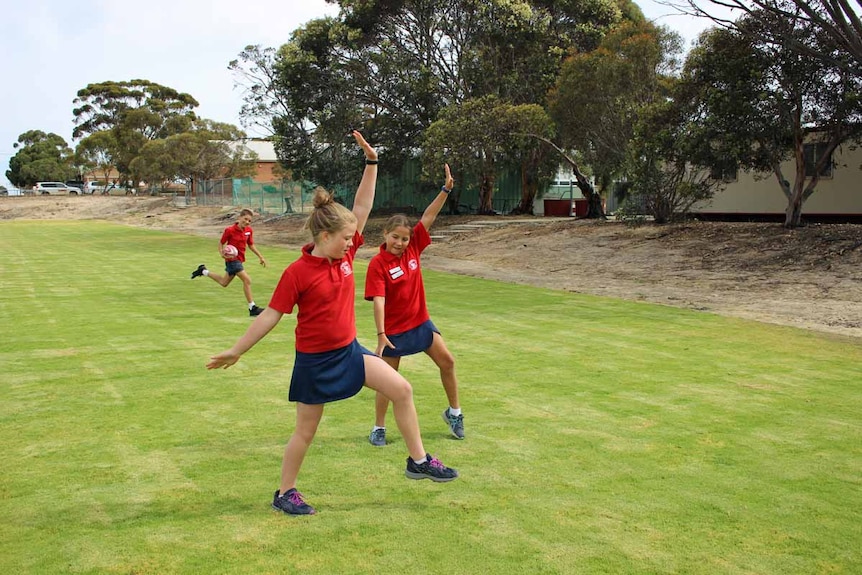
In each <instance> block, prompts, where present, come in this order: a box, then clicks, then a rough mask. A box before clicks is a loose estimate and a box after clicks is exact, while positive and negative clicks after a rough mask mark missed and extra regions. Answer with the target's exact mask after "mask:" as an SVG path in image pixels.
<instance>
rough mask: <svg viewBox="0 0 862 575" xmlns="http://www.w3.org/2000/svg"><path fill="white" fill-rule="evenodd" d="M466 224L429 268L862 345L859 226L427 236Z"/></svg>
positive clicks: (155, 224) (74, 209)
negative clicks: (753, 322) (858, 339)
mask: <svg viewBox="0 0 862 575" xmlns="http://www.w3.org/2000/svg"><path fill="white" fill-rule="evenodd" d="M234 216H235V211H234V210H232V209H231V208H203V207H191V208H180V207H176V206H174V205H173V204H172V203H171V202H170V200H168V199H165V198H152V197H134V198H131V197H101V196H99V197H71V198H65V197H63V198H60V197H9V198H0V220H4V219H100V220H109V221H115V222H120V223H123V224H127V225H133V226H141V227H151V228H157V229H166V230H173V231H177V232H183V233H190V234H197V235H202V236H207V237H213V238H217V237H218V235H219V234H220V233H221V230H222V229H223V228H224V226H225V225H227V224H229V223H230V222H231V221H232V220H233V218H234ZM482 222H486V224H482ZM503 222H505V224H503ZM303 223H304V218H303V217H302V216H286V217H276V218H266V217H261V218H258V219H257V221H256V222H255V223H254V224H253V225H254V228H255V235H256V236H257V237H258V239H259V242H261V243H267V244H274V245H283V246H288V247H294V248H295V247H298V246H299V245H301V244H302V243H304V242H305V241H307V239H308V237H307V235H306V234H305V232H303V230H302V225H303ZM465 223H473V224H479V225H481V227H477V228H475V229H473V230H472V231H462V232H456V233H454V234H452V235H450V236H449V239H448V240H445V241H442V240H441V241H436V242H435V243H434V244H432V246H431V247H429V248H428V250H427V251H426V255H425V256H424V257H423V265H424V266H425V267H426V268H429V269H436V270H442V271H450V272H455V273H459V274H464V275H471V276H477V277H485V278H491V279H497V280H501V281H508V282H515V283H523V284H530V285H536V286H542V287H548V288H553V289H562V290H567V291H572V292H580V293H586V294H594V295H602V296H612V297H618V298H623V299H630V300H641V301H648V302H653V303H660V304H665V305H672V306H678V307H686V308H692V309H697V310H703V311H709V312H713V313H718V314H723V315H728V316H735V317H741V318H747V319H753V320H757V321H763V322H770V323H777V324H784V325H790V326H795V327H800V328H805V329H812V330H818V331H822V332H829V333H833V334H839V335H844V336H852V337H862V281H860V280H862V269H860V263H862V226H857V225H844V224H830V225H826V224H823V225H809V226H806V227H803V228H800V229H797V230H786V229H784V228H782V227H781V226H780V225H778V224H763V223H716V222H695V223H688V224H680V225H670V226H653V225H645V226H642V227H628V226H625V225H623V224H620V223H617V222H612V221H607V222H596V221H587V220H574V219H564V220H559V219H551V218H546V219H540V218H508V217H506V218H493V219H488V218H478V217H443V216H441V217H440V218H438V220H437V222H436V223H435V225H434V228H433V230H432V233H434V234H436V233H442V232H446V231H450V230H451V226H454V225H456V224H465ZM381 225H382V219H381V218H373V219H372V220H371V221H370V222H369V224H368V228H367V230H366V237H367V238H368V246H367V247H365V248H363V249H362V250H360V257H366V258H369V257H371V256H372V255H373V254H374V253H375V250H376V248H375V247H374V246H375V245H376V244H377V243H378V241H377V238H379V237H380V229H381Z"/></svg>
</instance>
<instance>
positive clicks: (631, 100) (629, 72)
mask: <svg viewBox="0 0 862 575" xmlns="http://www.w3.org/2000/svg"><path fill="white" fill-rule="evenodd" d="M680 52H681V39H680V37H679V36H678V35H677V34H675V33H674V32H671V31H670V30H668V29H667V28H666V27H657V26H654V25H653V24H650V23H648V22H639V23H634V22H624V23H622V24H620V25H619V26H617V27H615V28H614V29H612V30H611V31H609V32H608V33H607V34H606V35H605V37H604V38H603V39H602V42H601V44H600V45H599V47H598V48H597V49H595V50H592V51H588V52H577V53H574V54H572V55H571V56H570V57H569V58H568V59H567V60H566V61H565V62H564V63H563V65H562V69H561V71H560V74H559V77H558V79H557V83H556V85H555V86H554V88H553V89H552V90H551V92H550V95H549V105H548V108H549V110H550V113H551V116H552V117H553V118H554V121H555V122H556V124H557V128H558V131H559V142H560V144H561V147H563V148H567V149H574V150H577V151H578V152H580V154H581V155H582V157H583V158H584V161H585V162H586V164H588V165H589V166H591V168H592V170H593V173H594V175H595V176H596V179H597V183H598V186H599V188H600V190H602V191H605V190H607V188H608V187H609V186H610V185H611V183H612V182H613V180H614V179H615V178H618V177H620V176H623V175H625V168H626V160H627V158H628V157H629V156H630V155H631V152H632V150H631V146H632V144H633V142H634V133H635V127H636V125H637V122H638V120H639V118H640V117H641V116H642V114H643V113H644V111H645V110H646V109H647V108H648V107H649V106H651V105H653V104H654V103H656V102H659V101H661V100H663V99H665V98H667V96H668V94H669V89H670V85H671V83H672V81H673V77H674V74H675V73H676V70H677V68H678V63H677V55H678V54H679V53H680ZM573 167H574V168H575V172H576V176H577V174H578V172H579V168H578V167H577V166H573ZM578 183H579V187H581V190H582V192H583V193H584V196H585V197H586V198H587V199H588V201H589V212H590V215H592V216H594V217H595V216H599V215H601V212H602V207H601V196H600V194H599V193H596V192H595V190H593V189H592V187H591V186H590V185H589V183H588V182H586V181H584V182H581V178H580V177H579V178H578Z"/></svg>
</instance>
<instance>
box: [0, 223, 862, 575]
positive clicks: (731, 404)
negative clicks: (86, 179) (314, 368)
mask: <svg viewBox="0 0 862 575" xmlns="http://www.w3.org/2000/svg"><path fill="white" fill-rule="evenodd" d="M0 230H2V232H3V236H4V237H5V238H6V240H5V242H6V243H5V246H6V253H7V256H6V258H5V265H4V266H3V268H2V270H0V325H2V337H0V381H2V383H0V467H2V472H0V573H3V574H7V573H8V574H18V573H26V574H30V573H33V574H56V573H81V574H84V573H86V574H97V573H98V574H102V573H109V574H114V573H116V574H136V575H141V574H160V575H161V574H173V573H188V574H199V573H243V574H263V573H303V574H306V573H308V574H326V575H331V574H340V573H368V574H375V575H379V574H400V573H408V572H412V573H438V572H444V573H448V574H459V573H465V574H474V573H475V574H480V573H481V574H485V573H501V574H511V573H515V574H517V573H524V574H569V573H608V574H629V573H632V574H634V573H637V574H657V573H661V574H664V573H693V574H715V573H722V574H723V573H733V574H737V573H738V574H771V573H776V574H795V573H798V574H812V573H830V574H832V573H847V574H850V573H860V572H862V552H860V549H862V517H860V510H862V420H860V414H862V383H860V381H862V346H860V342H859V341H857V340H851V339H841V338H835V337H829V336H824V335H820V334H816V333H810V332H805V331H801V330H796V329H791V328H785V327H777V326H772V325H764V324H758V323H753V322H746V321H740V320H734V319H728V318H722V317H718V316H714V315H710V314H705V313H700V312H694V311H688V310H681V309H675V308H670V307H662V306H656V305H646V304H640V303H631V302H624V301H617V300H611V299H602V298H594V297H584V296H579V295H572V294H568V293H563V292H556V291H550V290H542V289H534V288H529V287H523V286H515V285H508V284H503V283H497V282H492V281H484V280H479V279H474V278H466V277H459V276H451V275H446V274H439V273H432V272H426V273H425V278H426V288H427V291H428V294H429V300H430V302H429V303H430V309H431V316H432V318H433V319H434V321H435V323H436V324H437V325H438V327H440V328H441V330H442V331H443V333H444V335H445V337H446V340H447V342H448V344H449V347H450V348H451V349H452V351H453V352H454V353H455V355H456V358H457V360H458V372H459V377H460V382H461V399H462V405H463V408H464V414H465V427H466V432H467V439H466V440H465V441H463V442H459V441H456V440H453V439H451V438H450V437H449V435H448V430H447V429H446V427H445V425H444V423H443V421H442V420H441V418H440V412H441V411H442V410H443V409H444V407H445V395H444V394H443V390H442V388H441V386H440V384H439V379H438V376H437V374H436V371H435V369H434V366H433V364H432V363H431V361H430V360H429V359H428V358H427V357H425V356H414V357H410V358H406V359H405V360H404V361H403V362H402V366H403V372H404V374H405V375H406V376H407V378H408V379H409V380H411V382H413V384H414V388H415V396H416V402H417V407H418V410H419V417H420V423H421V425H422V429H423V438H424V441H425V444H426V447H427V448H428V449H429V451H431V452H432V453H434V454H435V455H437V456H439V457H440V458H441V459H442V460H443V461H444V462H446V463H447V464H448V465H451V466H453V467H456V468H458V469H459V471H460V473H461V478H460V479H459V480H458V481H455V482H452V483H448V484H434V483H431V482H429V481H410V480H408V479H405V478H404V475H403V473H404V462H405V458H406V456H407V453H406V449H405V447H404V443H403V441H402V440H401V437H400V436H399V434H398V433H397V429H396V427H395V425H394V420H393V419H392V417H391V413H390V417H389V421H388V423H389V436H390V442H391V443H390V445H388V446H386V447H384V448H374V447H372V446H370V445H369V444H368V442H367V439H366V436H367V434H368V432H369V430H370V427H371V424H372V423H373V399H374V398H373V394H372V393H371V392H370V391H368V390H364V391H362V392H361V393H360V394H359V396H357V397H355V398H352V399H350V400H347V401H343V402H338V403H335V404H332V405H330V406H328V407H327V409H326V413H325V415H324V420H323V422H322V424H321V427H320V430H319V432H318V435H317V438H316V440H315V443H314V445H313V446H312V448H311V450H310V451H309V455H308V457H307V459H306V463H305V465H304V467H303V469H302V472H301V474H300V483H299V488H300V490H301V491H302V492H303V493H304V494H305V496H306V499H307V500H308V501H309V502H310V503H311V504H312V505H314V506H315V507H317V509H318V515H316V516H313V517H288V516H284V515H281V514H278V513H276V512H274V511H272V510H271V509H270V507H269V504H270V501H271V497H272V493H273V491H274V490H275V489H276V488H277V486H278V478H279V468H280V463H281V455H282V450H283V447H284V443H285V442H286V440H287V438H288V437H289V435H290V433H291V431H292V428H293V417H294V412H293V407H292V406H291V404H289V403H288V401H287V389H288V383H289V378H290V370H291V367H292V362H293V326H294V318H293V317H292V316H285V317H284V319H283V320H282V322H281V324H280V325H279V326H278V327H277V328H276V329H275V330H274V331H273V332H272V333H270V335H269V336H268V337H267V338H265V339H264V340H263V341H261V342H260V344H258V346H257V347H255V348H254V349H252V350H251V351H250V352H249V353H248V354H246V356H245V357H243V359H242V360H241V361H240V362H239V363H238V364H237V365H236V366H234V367H233V368H231V369H229V370H225V371H207V370H206V369H204V364H205V363H206V361H207V359H208V358H209V356H210V355H211V354H213V353H215V352H218V351H221V350H222V349H224V348H225V347H227V346H229V345H230V344H232V343H233V342H234V341H235V339H236V338H237V337H239V336H240V335H241V334H242V333H243V332H244V330H245V329H246V327H247V326H248V324H249V322H250V318H249V317H248V314H247V311H246V310H245V307H244V300H243V297H242V290H241V286H240V285H239V282H236V285H231V286H230V287H229V288H228V289H222V288H220V287H218V286H217V285H216V284H215V283H214V282H212V281H211V280H208V279H206V278H199V279H196V280H194V281H191V280H189V273H190V272H191V270H192V269H193V268H194V267H195V266H196V265H197V264H198V263H201V262H206V263H207V264H209V265H210V266H211V267H212V268H213V269H218V267H219V265H218V262H217V261H216V258H215V257H213V256H214V254H215V246H216V242H217V238H215V237H213V238H199V237H190V236H183V235H177V234H170V233H160V232H153V231H147V230H141V229H132V228H125V227H121V226H116V225H112V224H106V223H94V222H23V221H13V222H3V223H0ZM262 250H263V252H264V254H265V255H266V256H267V259H268V260H269V262H270V267H269V268H267V269H262V268H260V267H259V266H257V265H256V264H255V265H254V267H253V268H252V269H251V273H252V277H253V278H254V280H255V284H254V289H255V296H256V299H257V301H258V303H260V304H262V305H263V304H265V303H266V302H267V301H268V299H269V295H270V293H271V291H272V289H273V288H274V286H275V284H276V282H277V280H278V278H279V276H280V274H281V270H282V269H283V268H284V267H285V266H287V265H288V264H289V263H290V262H292V261H293V260H294V259H295V258H296V256H297V253H296V252H291V251H288V250H282V249H278V248H274V247H268V246H262ZM584 273H589V270H584ZM364 277H365V265H364V262H359V263H358V264H357V283H358V284H361V282H363V281H364ZM360 295H361V294H360ZM357 317H358V321H359V338H360V341H361V342H363V343H364V344H365V345H367V346H373V345H374V341H375V337H374V331H375V330H374V326H373V322H372V311H371V305H370V304H369V303H367V302H364V301H362V300H361V298H357Z"/></svg>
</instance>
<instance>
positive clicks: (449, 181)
mask: <svg viewBox="0 0 862 575" xmlns="http://www.w3.org/2000/svg"><path fill="white" fill-rule="evenodd" d="M443 166H444V167H445V168H446V183H445V184H443V186H444V187H445V188H446V189H447V190H451V189H452V187H453V186H454V185H455V180H454V179H453V178H452V172H451V171H450V170H449V164H443Z"/></svg>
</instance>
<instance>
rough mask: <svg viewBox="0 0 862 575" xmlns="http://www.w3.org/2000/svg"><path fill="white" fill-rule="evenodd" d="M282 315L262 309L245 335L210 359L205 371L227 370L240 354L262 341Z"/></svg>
mask: <svg viewBox="0 0 862 575" xmlns="http://www.w3.org/2000/svg"><path fill="white" fill-rule="evenodd" d="M282 315H283V314H282V313H281V312H280V311H276V310H274V309H272V308H271V307H268V308H266V309H264V310H263V313H261V314H260V315H259V316H257V317H256V318H255V320H254V321H253V322H251V325H250V326H248V330H246V332H245V334H244V335H243V336H242V337H240V338H239V339H238V340H237V342H236V343H235V344H233V347H231V348H230V349H226V350H224V351H223V352H221V353H219V354H217V355H214V356H212V357H211V358H210V360H209V362H208V363H207V369H217V368H222V369H227V368H229V367H230V366H232V365H233V364H235V363H236V362H237V361H239V358H240V356H241V355H242V354H244V353H245V352H247V351H248V350H250V349H251V348H252V347H254V344H256V343H257V342H259V341H260V340H262V339H263V337H264V336H265V335H266V334H268V333H269V332H270V331H271V330H272V328H274V327H275V326H276V325H277V324H278V322H279V321H281V316H282Z"/></svg>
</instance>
